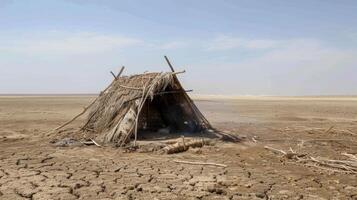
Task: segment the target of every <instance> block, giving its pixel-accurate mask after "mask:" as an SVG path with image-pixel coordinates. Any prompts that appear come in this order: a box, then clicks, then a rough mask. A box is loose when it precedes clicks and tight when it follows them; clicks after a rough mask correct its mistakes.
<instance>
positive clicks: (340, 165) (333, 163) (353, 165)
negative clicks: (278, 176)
mask: <svg viewBox="0 0 357 200" xmlns="http://www.w3.org/2000/svg"><path fill="white" fill-rule="evenodd" d="M264 148H265V149H269V150H271V151H273V152H278V153H281V154H283V156H284V157H286V158H288V159H293V160H295V161H296V162H298V163H303V165H305V166H309V167H316V168H319V169H325V170H330V171H336V172H344V173H351V174H357V157H356V156H355V155H352V154H348V153H342V155H345V156H347V157H349V158H350V160H331V159H325V158H315V157H312V156H309V157H308V158H302V157H305V156H306V155H298V154H297V153H296V152H295V151H294V150H293V149H292V148H291V147H290V151H291V152H292V153H286V152H285V151H283V150H280V149H275V148H273V147H269V146H264ZM311 163H313V164H311Z"/></svg>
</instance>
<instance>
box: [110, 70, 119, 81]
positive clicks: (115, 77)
mask: <svg viewBox="0 0 357 200" xmlns="http://www.w3.org/2000/svg"><path fill="white" fill-rule="evenodd" d="M110 73H111V74H112V75H113V77H114V79H115V80H116V79H117V76H116V75H115V74H114V73H113V72H112V71H110Z"/></svg>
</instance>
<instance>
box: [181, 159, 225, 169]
mask: <svg viewBox="0 0 357 200" xmlns="http://www.w3.org/2000/svg"><path fill="white" fill-rule="evenodd" d="M174 162H175V163H182V164H189V165H211V166H216V167H228V166H227V165H224V164H218V163H204V162H191V161H184V160H174Z"/></svg>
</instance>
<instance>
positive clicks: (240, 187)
mask: <svg viewBox="0 0 357 200" xmlns="http://www.w3.org/2000/svg"><path fill="white" fill-rule="evenodd" d="M93 98H94V97H93V96H17V97H16V96H2V97H0V199H9V200H12V199H34V200H35V199H232V200H233V199H314V200H315V199H357V175H356V174H355V173H352V172H351V171H348V170H346V169H331V168H329V167H328V166H323V165H321V164H319V163H313V162H299V160H296V159H291V158H287V157H286V156H283V155H282V154H281V153H279V152H275V151H272V150H271V149H267V148H265V147H267V146H268V147H271V148H274V149H278V150H283V151H284V152H290V151H292V152H295V153H296V154H298V155H302V156H304V157H311V156H312V157H314V158H325V159H330V160H347V157H346V156H345V155H343V154H344V153H347V154H349V155H356V154H357V98H356V97H235V98H224V97H213V96H206V97H195V102H196V104H197V106H198V107H199V108H200V109H201V111H202V112H203V113H204V115H205V116H206V117H207V118H208V120H209V121H210V122H211V123H212V125H213V126H214V127H215V128H217V129H219V130H222V131H225V132H229V133H232V134H236V135H238V136H240V137H241V138H242V141H241V142H239V143H229V142H217V143H216V144H215V145H214V146H204V147H203V148H201V149H192V150H189V151H187V152H183V153H178V154H172V155H161V154H157V153H140V152H131V153H126V152H124V151H123V150H121V149H118V148H112V147H105V148H99V147H96V146H84V147H83V146H80V147H75V146H73V147H56V146H54V145H53V144H51V143H50V141H51V136H48V135H47V133H48V131H50V130H52V129H53V128H55V127H57V126H58V125H60V124H62V123H64V122H65V121H67V120H69V119H70V118H72V117H73V116H74V115H76V114H77V113H79V112H81V111H82V109H83V107H84V106H86V105H87V104H88V103H89V102H90V101H91V100H92V99H93ZM80 122H81V121H80V120H79V121H77V122H75V124H73V125H74V126H75V125H76V124H79V123H80ZM173 160H185V161H195V162H213V163H220V164H225V165H227V167H226V168H223V167H217V166H208V165H188V164H179V163H175V162H173Z"/></svg>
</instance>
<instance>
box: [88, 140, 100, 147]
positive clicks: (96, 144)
mask: <svg viewBox="0 0 357 200" xmlns="http://www.w3.org/2000/svg"><path fill="white" fill-rule="evenodd" d="M90 140H92V142H93V143H94V144H95V146H97V147H101V145H100V144H98V143H97V142H96V141H94V140H93V139H92V138H90Z"/></svg>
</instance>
